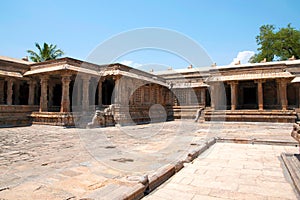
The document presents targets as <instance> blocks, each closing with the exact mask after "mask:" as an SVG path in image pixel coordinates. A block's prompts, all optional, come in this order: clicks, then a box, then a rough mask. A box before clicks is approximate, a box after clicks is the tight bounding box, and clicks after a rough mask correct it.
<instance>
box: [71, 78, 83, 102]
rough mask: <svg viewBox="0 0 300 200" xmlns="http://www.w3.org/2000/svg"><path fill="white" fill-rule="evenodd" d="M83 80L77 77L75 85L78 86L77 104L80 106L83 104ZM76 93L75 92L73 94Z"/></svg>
mask: <svg viewBox="0 0 300 200" xmlns="http://www.w3.org/2000/svg"><path fill="white" fill-rule="evenodd" d="M81 81H82V80H80V79H79V78H77V80H76V82H75V84H74V87H75V88H76V90H77V91H76V106H80V105H81V97H82V91H81V89H82V87H81V86H82V85H81V84H82V82H81ZM73 95H74V94H73Z"/></svg>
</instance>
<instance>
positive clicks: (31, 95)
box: [28, 80, 36, 105]
mask: <svg viewBox="0 0 300 200" xmlns="http://www.w3.org/2000/svg"><path fill="white" fill-rule="evenodd" d="M28 85H29V95H28V105H34V97H35V92H34V91H35V85H36V82H35V81H33V80H30V81H28Z"/></svg>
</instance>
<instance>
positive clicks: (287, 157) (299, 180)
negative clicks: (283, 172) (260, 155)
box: [281, 153, 300, 194]
mask: <svg viewBox="0 0 300 200" xmlns="http://www.w3.org/2000/svg"><path fill="white" fill-rule="evenodd" d="M281 157H282V160H283V161H284V164H285V166H286V168H287V169H288V172H289V174H290V176H291V178H292V180H293V182H294V185H295V187H296V189H297V192H298V193H299V194H300V155H299V154H288V153H282V154H281Z"/></svg>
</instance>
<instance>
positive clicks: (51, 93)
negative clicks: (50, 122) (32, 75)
mask: <svg viewBox="0 0 300 200" xmlns="http://www.w3.org/2000/svg"><path fill="white" fill-rule="evenodd" d="M54 86H55V84H54V83H51V82H50V83H48V93H49V98H48V100H49V101H48V106H49V107H51V106H53V89H54Z"/></svg>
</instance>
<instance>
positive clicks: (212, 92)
mask: <svg viewBox="0 0 300 200" xmlns="http://www.w3.org/2000/svg"><path fill="white" fill-rule="evenodd" d="M215 90H216V86H215V83H212V84H211V85H210V99H211V109H212V110H215V109H216V95H215Z"/></svg>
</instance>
